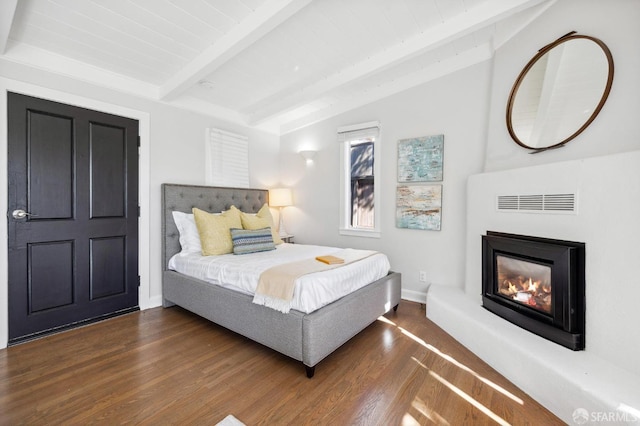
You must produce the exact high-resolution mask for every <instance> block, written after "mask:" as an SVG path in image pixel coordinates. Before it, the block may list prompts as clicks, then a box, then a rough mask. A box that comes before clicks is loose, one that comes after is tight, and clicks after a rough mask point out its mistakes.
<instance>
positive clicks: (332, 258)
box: [316, 255, 344, 265]
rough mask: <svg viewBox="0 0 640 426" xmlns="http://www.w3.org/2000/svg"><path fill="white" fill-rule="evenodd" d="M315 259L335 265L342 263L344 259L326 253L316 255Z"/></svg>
mask: <svg viewBox="0 0 640 426" xmlns="http://www.w3.org/2000/svg"><path fill="white" fill-rule="evenodd" d="M316 260H319V261H320V262H323V263H326V264H327V265H335V264H338V263H344V259H340V258H339V257H335V256H331V255H326V256H317V257H316Z"/></svg>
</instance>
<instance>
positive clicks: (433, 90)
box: [281, 61, 491, 302]
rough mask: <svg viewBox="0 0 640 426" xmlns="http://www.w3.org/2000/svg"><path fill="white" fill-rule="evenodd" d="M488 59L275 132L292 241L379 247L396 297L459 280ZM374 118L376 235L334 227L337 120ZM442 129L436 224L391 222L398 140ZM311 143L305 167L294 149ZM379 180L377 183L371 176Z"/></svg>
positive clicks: (481, 135) (419, 296) (479, 157)
mask: <svg viewBox="0 0 640 426" xmlns="http://www.w3.org/2000/svg"><path fill="white" fill-rule="evenodd" d="M490 73H491V64H490V62H489V61H487V62H484V63H481V64H477V65H474V66H472V67H469V68H467V69H464V70H461V71H458V72H456V73H454V74H451V75H449V76H446V77H443V78H441V79H439V80H438V81H436V82H432V83H427V84H424V85H422V86H420V87H417V88H414V89H411V90H409V91H406V92H403V93H400V94H397V95H394V96H391V97H389V98H386V99H384V100H381V101H378V102H375V103H372V104H370V105H367V106H365V107H362V108H359V109H357V110H354V111H350V112H348V113H344V114H342V115H340V116H338V117H334V118H332V119H329V120H326V121H323V122H321V123H318V124H315V125H312V126H309V127H307V128H304V129H302V130H299V131H296V132H293V133H290V134H286V135H284V136H282V137H281V156H282V159H281V164H282V175H281V180H282V184H284V185H287V186H291V187H293V188H294V198H295V199H294V203H295V206H294V207H287V208H286V209H285V211H284V213H283V214H284V217H285V222H286V227H287V230H288V231H289V232H290V233H293V234H295V240H296V242H300V243H308V244H324V245H335V246H341V247H356V248H368V249H375V250H380V251H383V252H384V253H386V254H387V255H388V256H389V258H390V261H391V267H392V269H393V270H395V271H398V272H401V273H402V274H403V277H402V286H403V297H405V298H410V299H415V300H420V301H422V302H424V300H425V292H426V287H427V286H426V284H425V283H421V282H419V280H418V272H419V271H420V270H423V271H426V272H427V276H428V280H429V282H431V283H438V284H443V285H456V286H461V285H462V282H463V280H464V267H465V262H464V256H463V253H464V245H465V217H466V200H465V193H466V189H465V185H466V180H467V177H468V176H469V175H471V174H474V173H478V172H479V171H481V170H482V165H483V163H484V147H485V139H486V122H487V118H488V115H487V110H486V105H487V104H488V96H489V89H488V87H489V82H490V80H489V79H490ZM373 120H379V121H380V124H381V141H382V142H381V143H382V152H381V153H379V154H378V153H376V161H381V162H382V178H381V179H380V180H379V181H377V182H376V184H380V185H382V209H381V215H382V225H381V231H382V236H381V238H379V239H376V238H364V237H347V236H341V235H339V234H338V228H339V196H338V194H339V188H340V186H339V168H340V154H339V144H338V142H337V141H336V139H337V138H336V131H337V128H338V127H339V126H343V125H349V124H357V123H362V122H367V121H373ZM435 134H444V180H443V182H442V184H443V207H442V229H441V231H422V230H409V229H399V228H396V226H395V197H396V187H397V185H398V183H397V169H396V164H397V141H398V140H399V139H404V138H410V137H419V136H427V135H435ZM305 149H314V150H317V151H318V154H317V156H316V158H315V162H314V164H313V165H311V166H309V167H306V166H305V164H304V160H303V159H302V158H301V157H300V155H298V154H297V153H298V151H301V150H305ZM378 182H379V183H378Z"/></svg>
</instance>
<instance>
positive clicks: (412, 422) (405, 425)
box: [402, 413, 420, 426]
mask: <svg viewBox="0 0 640 426" xmlns="http://www.w3.org/2000/svg"><path fill="white" fill-rule="evenodd" d="M402 426H420V422H419V421H417V420H416V419H415V418H414V417H413V416H412V415H411V414H409V413H405V415H404V416H403V417H402Z"/></svg>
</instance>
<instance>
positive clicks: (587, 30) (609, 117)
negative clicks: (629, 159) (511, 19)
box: [485, 0, 640, 171]
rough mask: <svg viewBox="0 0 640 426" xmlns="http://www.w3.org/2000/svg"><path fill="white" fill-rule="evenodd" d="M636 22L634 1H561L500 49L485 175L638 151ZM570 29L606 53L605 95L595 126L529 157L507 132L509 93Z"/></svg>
mask: <svg viewBox="0 0 640 426" xmlns="http://www.w3.org/2000/svg"><path fill="white" fill-rule="evenodd" d="M638 22H640V3H639V2H638V1H637V0H612V1H607V2H603V1H600V0H561V1H558V2H556V3H555V4H554V5H553V6H552V7H550V8H549V9H548V10H547V11H545V12H544V13H543V14H542V15H541V16H540V17H539V18H538V19H536V20H535V21H534V22H532V23H531V24H530V25H529V26H527V27H526V28H525V29H524V30H523V31H521V32H520V33H519V34H517V35H516V36H515V37H514V38H513V39H511V40H510V41H509V42H507V43H506V44H504V45H503V46H501V47H500V48H499V49H498V50H497V52H496V54H495V56H494V71H493V76H492V93H491V102H490V111H491V112H490V118H489V132H488V138H487V151H486V163H485V170H486V171H493V170H504V169H512V168H516V167H523V166H532V165H538V164H549V163H553V162H558V161H566V160H574V159H580V158H587V157H595V156H598V155H606V154H612V153H616V152H626V151H632V150H635V149H638V148H640V137H639V136H638V135H640V120H638V112H639V111H640V78H638V74H639V72H640V49H638V40H640V25H638ZM571 30H575V31H577V32H578V33H579V34H583V35H589V36H592V37H596V38H599V39H600V40H602V41H603V42H604V43H605V44H606V45H607V46H608V47H609V50H611V54H612V56H613V62H614V68H615V72H614V78H613V85H612V87H611V93H610V94H609V98H608V100H607V102H606V104H605V105H604V107H603V108H602V111H601V112H600V114H599V115H598V116H597V117H596V119H595V121H593V123H591V125H590V126H589V127H588V128H587V129H586V130H585V131H584V132H583V133H582V134H580V135H579V136H578V137H577V138H576V139H574V140H572V141H570V142H569V143H568V144H567V145H565V146H564V147H562V148H559V149H555V150H550V151H547V152H542V153H539V154H535V155H530V154H529V150H526V149H523V148H521V147H520V146H518V145H516V144H515V143H514V142H513V140H512V139H511V137H510V136H509V133H508V132H507V127H506V105H507V101H508V99H509V93H510V91H511V88H512V86H513V83H514V82H515V80H516V78H517V77H518V75H519V74H520V71H521V70H522V68H523V67H524V66H525V65H526V63H527V62H528V61H529V60H530V59H531V58H532V57H533V56H534V55H535V54H536V53H537V51H538V49H540V48H541V47H543V46H545V45H547V44H549V43H551V42H552V41H554V40H555V39H557V38H559V37H561V36H563V35H564V34H566V33H568V32H569V31H571ZM498 32H500V26H499V25H498Z"/></svg>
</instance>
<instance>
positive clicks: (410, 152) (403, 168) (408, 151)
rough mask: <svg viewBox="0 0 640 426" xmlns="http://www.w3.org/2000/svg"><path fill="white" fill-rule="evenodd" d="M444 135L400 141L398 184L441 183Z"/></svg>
mask: <svg viewBox="0 0 640 426" xmlns="http://www.w3.org/2000/svg"><path fill="white" fill-rule="evenodd" d="M443 163H444V135H435V136H423V137H419V138H410V139H401V140H399V141H398V182H440V181H442V170H443Z"/></svg>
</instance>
